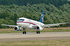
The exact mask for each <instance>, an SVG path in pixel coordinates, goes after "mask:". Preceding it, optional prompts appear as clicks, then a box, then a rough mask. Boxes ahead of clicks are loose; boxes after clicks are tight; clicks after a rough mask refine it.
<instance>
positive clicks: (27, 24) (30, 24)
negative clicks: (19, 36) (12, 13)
mask: <svg viewBox="0 0 70 46" xmlns="http://www.w3.org/2000/svg"><path fill="white" fill-rule="evenodd" d="M44 14H45V13H44V11H42V14H41V17H40V21H35V20H32V19H28V18H25V17H21V18H19V19H18V20H17V22H16V24H17V25H7V24H2V26H8V27H14V29H15V30H17V31H21V29H23V34H26V29H27V28H28V29H35V30H36V33H37V34H40V31H41V30H43V29H44V28H47V27H52V26H59V25H61V24H66V23H57V24H44V23H43V19H44Z"/></svg>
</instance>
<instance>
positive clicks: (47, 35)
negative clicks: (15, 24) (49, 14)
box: [0, 32, 70, 41]
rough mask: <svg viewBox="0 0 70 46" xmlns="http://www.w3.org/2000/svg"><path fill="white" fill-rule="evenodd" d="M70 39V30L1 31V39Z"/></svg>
mask: <svg viewBox="0 0 70 46" xmlns="http://www.w3.org/2000/svg"><path fill="white" fill-rule="evenodd" d="M57 39H70V32H41V33H40V34H36V33H35V32H27V34H22V33H1V34H0V41H24V40H57Z"/></svg>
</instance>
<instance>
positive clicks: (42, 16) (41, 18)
mask: <svg viewBox="0 0 70 46" xmlns="http://www.w3.org/2000/svg"><path fill="white" fill-rule="evenodd" d="M44 14H45V13H44V11H42V15H41V17H40V22H41V23H43V18H44Z"/></svg>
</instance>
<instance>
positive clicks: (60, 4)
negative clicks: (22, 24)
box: [0, 0, 70, 28]
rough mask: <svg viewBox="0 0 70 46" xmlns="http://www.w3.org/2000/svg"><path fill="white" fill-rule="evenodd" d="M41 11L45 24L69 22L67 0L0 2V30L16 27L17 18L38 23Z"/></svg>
mask: <svg viewBox="0 0 70 46" xmlns="http://www.w3.org/2000/svg"><path fill="white" fill-rule="evenodd" d="M42 10H44V11H45V17H44V23H45V24H53V23H64V22H70V1H69V0H0V28H3V27H2V26H1V24H11V25H16V20H17V19H18V18H19V17H26V18H29V19H33V20H37V21H39V19H40V16H41V12H42Z"/></svg>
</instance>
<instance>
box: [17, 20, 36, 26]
mask: <svg viewBox="0 0 70 46" xmlns="http://www.w3.org/2000/svg"><path fill="white" fill-rule="evenodd" d="M17 23H29V24H33V25H36V24H34V23H32V22H26V21H21V22H17Z"/></svg>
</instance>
